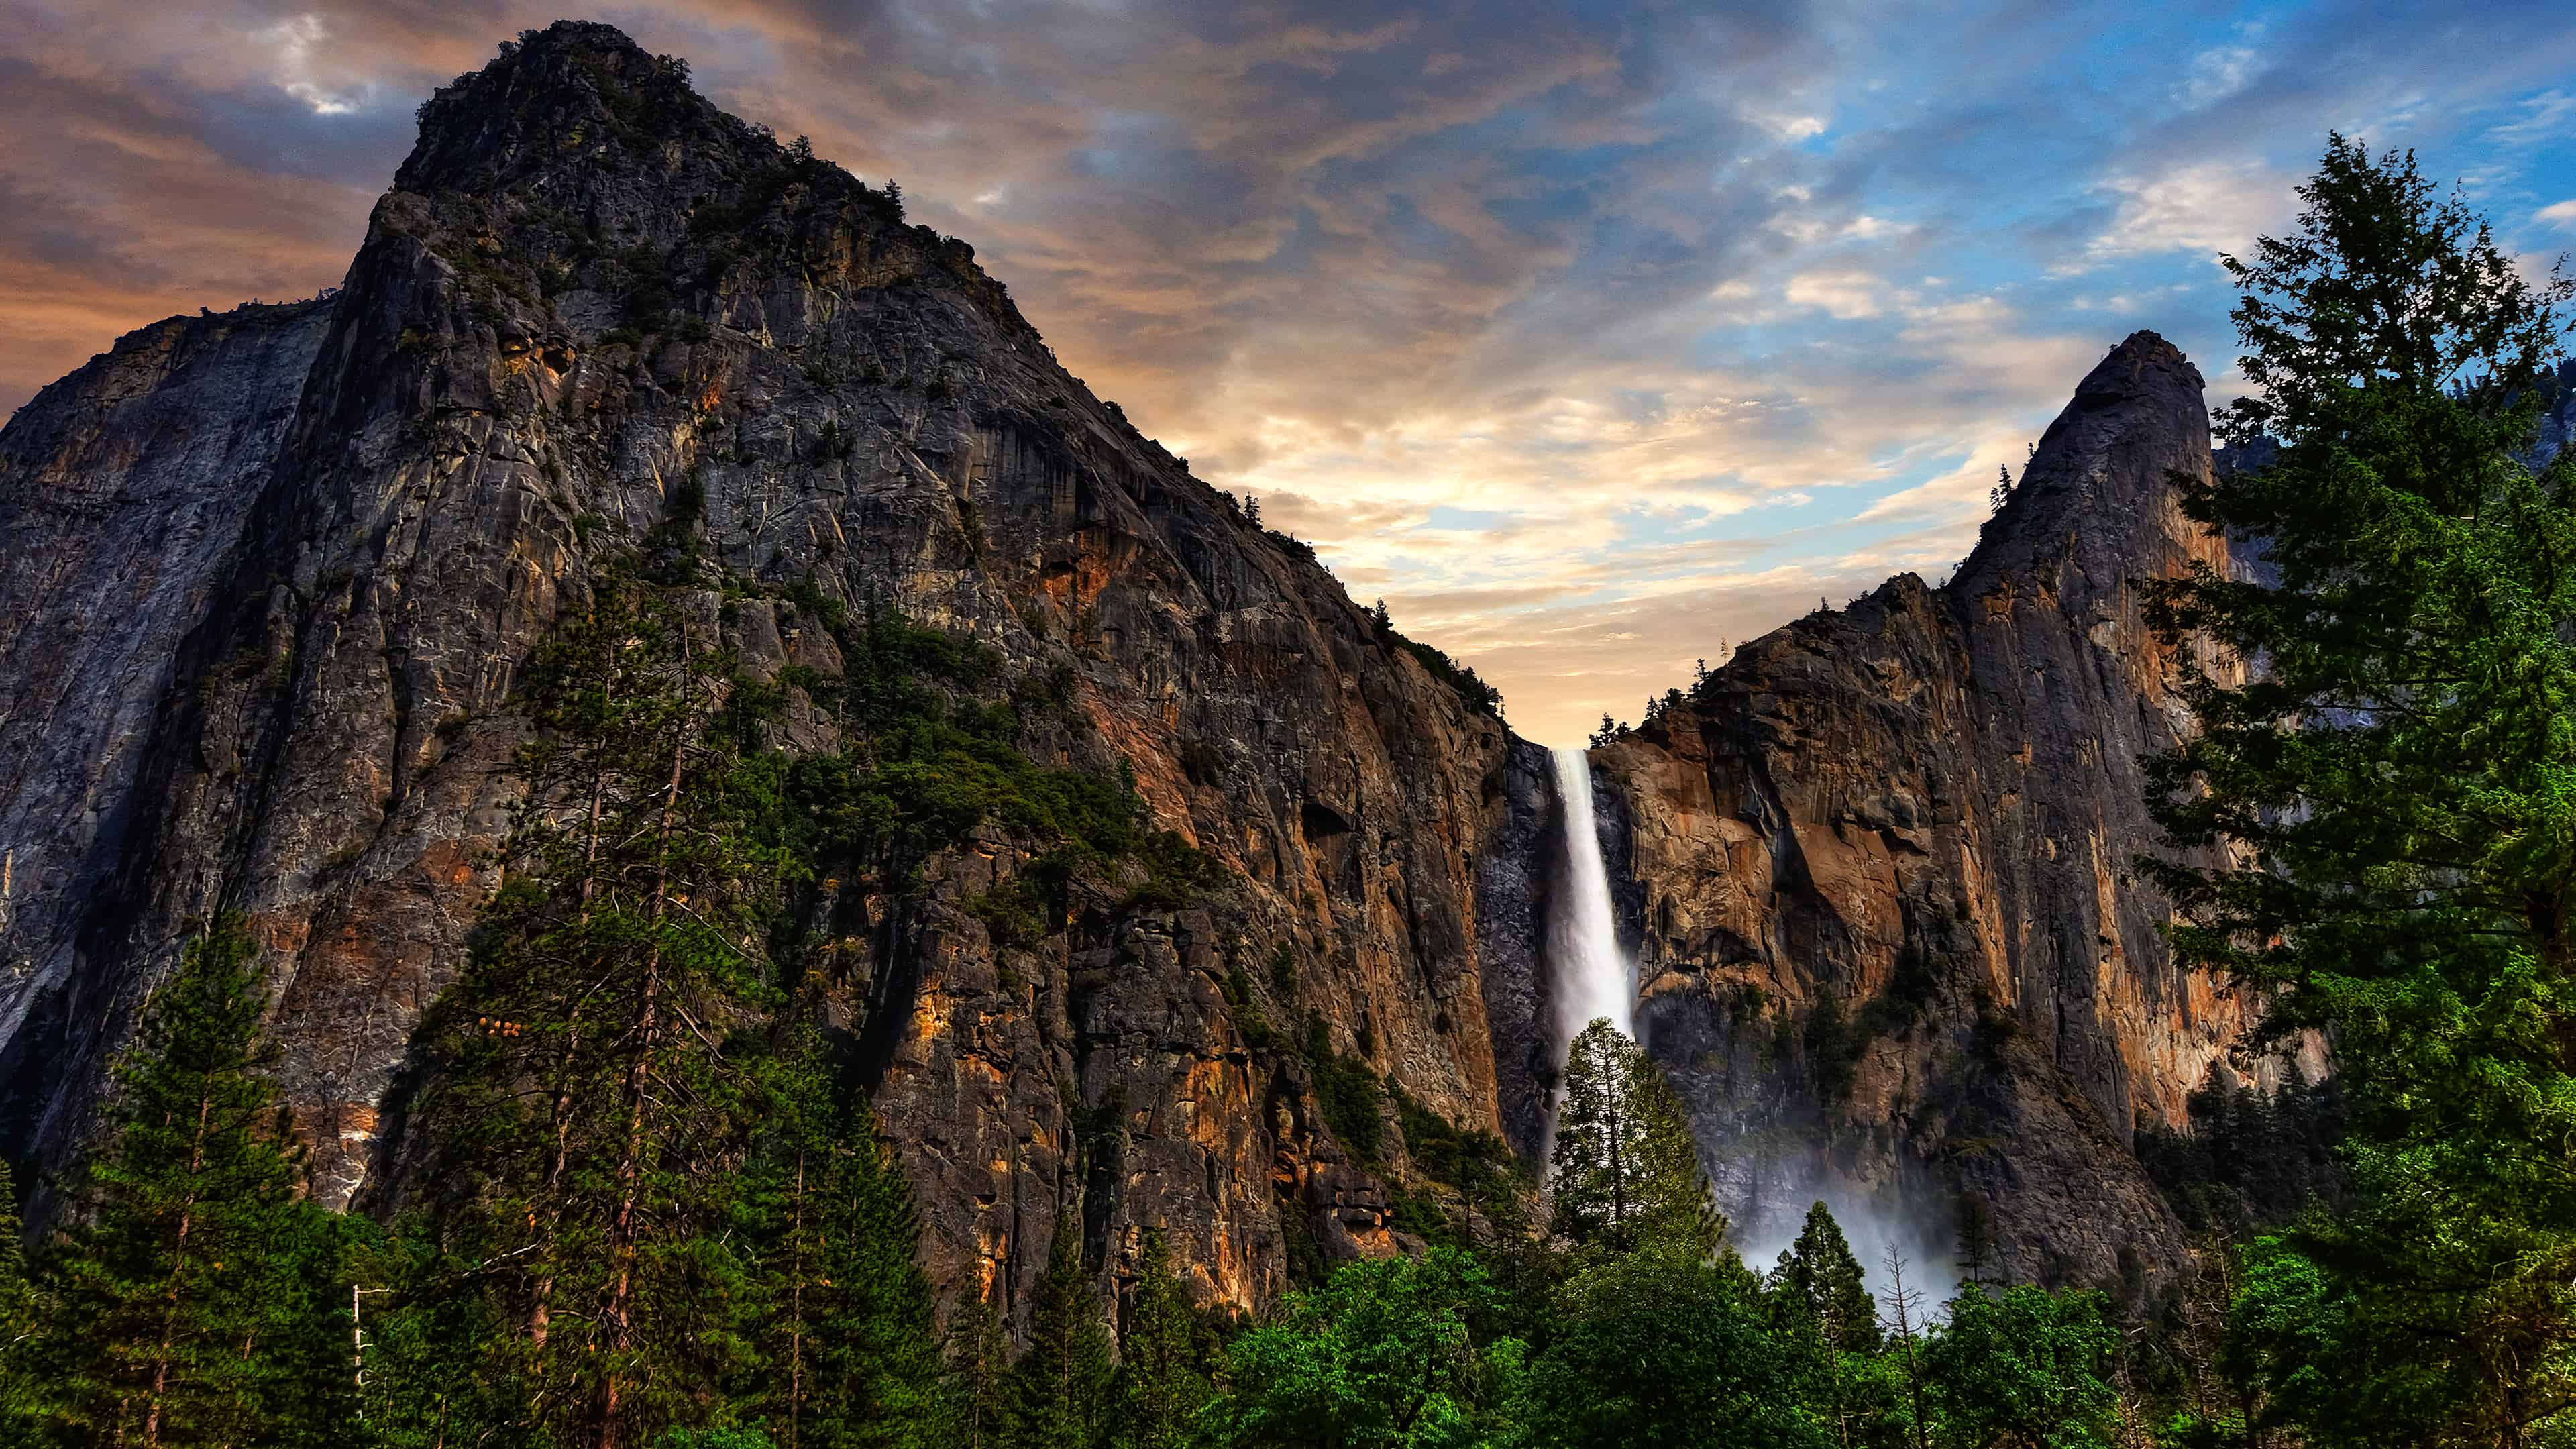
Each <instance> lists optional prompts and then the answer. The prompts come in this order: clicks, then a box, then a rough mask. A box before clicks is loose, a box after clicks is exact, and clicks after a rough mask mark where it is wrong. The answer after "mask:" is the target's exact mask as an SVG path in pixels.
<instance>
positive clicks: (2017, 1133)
mask: <svg viewBox="0 0 2576 1449" xmlns="http://www.w3.org/2000/svg"><path fill="white" fill-rule="evenodd" d="M2209 467H2210V451H2209V432H2208V419H2207V416H2206V413H2205V412H2204V410H2203V405H2202V401H2201V379H2200V375H2199V373H2198V372H2197V371H2196V370H2194V369H2193V368H2192V366H2191V364H2190V363H2189V362H2187V361H2186V360H2185V359H2184V358H2183V356H2182V354H2181V353H2180V352H2178V351H2176V350H2175V349H2174V348H2173V347H2172V346H2171V345H2170V344H2168V343H2166V342H2165V341H2163V340H2162V339H2161V338H2158V337H2156V336H2155V335H2154V334H2152V333H2144V332H2142V333H2139V334H2137V335H2136V336H2133V337H2131V338H2129V339H2128V340H2127V341H2126V342H2123V343H2122V344H2121V345H2120V346H2118V347H2117V348H2115V349H2113V350H2112V352H2111V354H2110V355H2109V356H2108V357H2106V358H2104V359H2103V361H2102V363H2101V364H2100V365H2099V366H2097V367H2096V368H2095V369H2094V370H2093V372H2092V374H2091V375H2090V376H2088V377H2087V378H2085V379H2084V381H2083V384H2082V385H2081V386H2080V387H2079V388H2077V390H2076V393H2075V398H2074V400H2073V402H2071V403H2070V404H2069V405H2068V407H2067V409H2066V411H2065V412H2064V413H2062V414H2061V415H2060V416H2059V417H2058V419H2057V421H2056V422H2055V423H2054V424H2053V425H2051V427H2050V428H2049V430H2048V432H2047V434H2046V436H2045V437H2044V438H2043V440H2042V441H2041V443H2040V445H2039V448H2038V450H2037V452H2036V453H2035V454H2034V455H2033V457H2032V459H2031V462H2030V465H2029V467H2028V469H2027V470H2026V471H2025V473H2024V474H2023V476H2022V479H2021V481H2020V483H2019V485H2018V486H2017V487H2016V488H2015V489H2014V491H2013V493H2012V496H2011V499H2010V501H2009V502H2008V503H2007V504H2006V505H2005V506H2004V507H2003V508H2002V509H2001V510H2000V511H1999V512H1998V513H1997V515H1996V516H1995V517H1994V519H1993V520H1991V521H1990V522H1989V523H1988V524H1987V525H1986V529H1985V532H1984V535H1983V537H1982V538H1981V540H1980V541H1979V543H1978V546H1977V549H1976V551H1975V552H1974V553H1973V554H1971V555H1970V556H1969V558H1968V559H1967V561H1966V562H1965V563H1963V564H1962V565H1961V566H1960V568H1959V570H1958V572H1957V574H1956V575H1955V576H1954V577H1953V578H1952V579H1951V580H1950V582H1949V583H1948V584H1946V585H1945V586H1943V587H1941V588H1938V589H1935V588H1930V587H1927V586H1926V585H1925V584H1924V583H1923V582H1922V580H1920V579H1918V578H1915V577H1914V576H1912V575H1903V576H1900V577H1898V578H1895V579H1892V580H1890V581H1889V582H1888V583H1887V584H1886V585H1885V586H1884V587H1882V588H1880V589H1879V590H1878V591H1877V592H1876V593H1874V594H1871V595H1870V596H1868V597H1867V598H1864V599H1861V600H1858V601H1856V602H1855V603H1854V604H1853V605H1852V606H1851V607H1850V608H1848V609H1846V610H1843V611H1840V612H1832V613H1819V614H1816V615H1811V616H1809V617H1808V618H1806V619H1802V620H1800V621H1798V622H1796V623H1794V624H1791V625H1790V626H1788V627H1787V628H1784V629H1781V630H1779V631H1778V632H1776V633H1773V634H1771V635H1769V636H1766V637H1765V638H1762V639H1760V640H1757V641H1755V642H1753V643H1751V644H1749V645H1747V646H1745V647H1744V649H1743V650H1742V651H1741V652H1740V653H1738V654H1737V655H1736V657H1735V658H1733V659H1732V660H1730V661H1728V662H1727V663H1726V665H1725V666H1724V667H1723V668H1722V669H1720V670H1719V671H1718V672H1717V673H1716V674H1715V675H1714V676H1713V677H1712V678H1711V679H1710V680H1709V681H1708V683H1707V684H1706V685H1705V686H1703V687H1702V688H1701V689H1699V690H1698V691H1697V693H1696V695H1695V696H1694V697H1693V698H1692V699H1691V700H1690V702H1689V703H1688V704H1687V705H1686V706H1684V707H1682V708H1679V709H1675V710H1673V711H1671V712H1669V713H1668V714H1667V715H1666V716H1665V717H1664V718H1663V719H1662V720H1660V721H1658V722H1657V723H1656V724H1655V725H1654V726H1653V727H1652V728H1650V729H1648V730H1646V731H1643V732H1641V733H1640V734H1638V735H1637V736H1635V737H1633V738H1630V739H1627V740H1623V741H1620V742H1617V743H1614V744H1612V745H1610V746H1609V747H1607V748H1605V749H1602V750H1599V751H1597V752H1596V757H1595V758H1596V768H1598V769H1599V770H1601V771H1602V772H1603V774H1604V775H1606V776H1607V777H1608V779H1609V780H1610V781H1611V782H1612V783H1614V784H1615V785H1616V787H1617V792H1616V793H1617V795H1618V797H1619V799H1620V800H1621V801H1622V802H1623V803H1624V806H1625V816H1626V818H1625V821H1624V823H1623V825H1622V827H1621V828H1620V829H1619V831H1618V838H1619V844H1620V845H1621V846H1622V847H1623V849H1622V851H1621V852H1620V854H1621V856H1622V857H1623V858H1624V860H1625V862H1626V864H1627V869H1628V872H1629V873H1630V874H1631V875H1632V876H1633V878H1634V880H1635V883H1636V884H1635V887H1634V888H1633V891H1632V894H1631V908H1632V910H1633V911H1634V913H1635V917H1636V923H1635V929H1636V931H1637V934H1638V939H1639V960H1640V979H1641V981H1642V982H1643V988H1642V989H1643V997H1644V1000H1643V1003H1642V1006H1641V1011H1640V1020H1641V1022H1642V1023H1644V1025H1643V1027H1642V1028H1641V1029H1642V1030H1643V1031H1644V1032H1645V1034H1646V1036H1647V1038H1648V1041H1649V1044H1650V1047H1651V1049H1652V1050H1653V1052H1654V1053H1655V1055H1656V1056H1658V1057H1659V1058H1660V1059H1662V1060H1663V1061H1664V1062H1665V1063H1666V1064H1667V1066H1668V1067H1669V1068H1671V1069H1672V1071H1673V1072H1674V1074H1675V1075H1676V1076H1677V1077H1678V1078H1679V1079H1680V1080H1681V1081H1682V1082H1683V1083H1685V1085H1686V1091H1687V1092H1688V1093H1689V1095H1690V1097H1691V1099H1692V1101H1693V1103H1694V1106H1695V1110H1696V1112H1697V1114H1698V1120H1699V1122H1700V1124H1701V1127H1702V1131H1703V1139H1704V1145H1706V1146H1707V1148H1708V1149H1709V1152H1710V1156H1711V1158H1712V1162H1713V1165H1714V1166H1715V1167H1716V1169H1717V1171H1718V1174H1719V1176H1720V1179H1721V1182H1722V1183H1723V1185H1724V1191H1723V1193H1722V1195H1723V1196H1724V1197H1725V1198H1726V1200H1727V1205H1728V1206H1729V1208H1730V1209H1731V1210H1732V1211H1733V1212H1735V1214H1736V1215H1737V1216H1738V1218H1739V1220H1741V1221H1742V1222H1744V1223H1745V1224H1746V1226H1747V1228H1748V1230H1749V1232H1750V1234H1751V1235H1752V1236H1754V1237H1757V1238H1758V1237H1760V1236H1762V1235H1763V1234H1764V1233H1765V1232H1766V1231H1767V1230H1769V1229H1770V1228H1771V1227H1772V1226H1773V1225H1775V1224H1776V1223H1777V1222H1778V1221H1779V1220H1780V1218H1781V1216H1782V1215H1783V1214H1794V1212H1795V1211H1796V1210H1798V1209H1800V1208H1803V1206H1804V1205H1805V1203H1806V1202H1807V1201H1809V1200H1810V1199H1811V1198H1812V1197H1814V1196H1817V1195H1825V1196H1831V1197H1836V1198H1838V1199H1841V1200H1843V1201H1845V1202H1849V1203H1856V1204H1858V1205H1860V1207H1861V1208H1862V1209H1863V1210H1865V1211H1869V1212H1874V1213H1876V1214H1878V1215H1881V1216H1883V1217H1885V1218H1888V1219H1892V1220H1899V1221H1904V1222H1907V1223H1910V1224H1912V1225H1914V1226H1915V1227H1916V1228H1917V1229H1918V1234H1919V1239H1920V1241H1921V1242H1922V1243H1923V1245H1924V1246H1925V1247H1927V1248H1929V1247H1937V1248H1938V1249H1940V1250H1942V1251H1944V1252H1946V1250H1947V1249H1948V1247H1949V1244H1950V1241H1951V1238H1952V1231H1951V1227H1952V1225H1951V1223H1950V1221H1949V1218H1950V1213H1951V1207H1950V1203H1951V1201H1952V1195H1953V1194H1954V1193H1956V1194H1959V1195H1962V1196H1963V1197H1964V1198H1965V1199H1966V1200H1967V1201H1968V1202H1969V1204H1970V1206H1969V1209H1968V1211H1969V1212H1970V1214H1971V1215H1972V1216H1974V1215H1976V1214H1978V1213H1980V1212H1981V1211H1987V1210H1990V1211H1991V1213H1992V1214H1993V1218H1994V1227H1995V1230H1996V1238H1997V1248H1998V1249H1999V1252H2000V1265H2001V1266H2002V1267H2003V1268H2005V1269H2006V1270H2007V1271H2008V1272H2009V1273H2010V1274H2011V1275H2012V1276H2013V1277H2015V1278H2016V1279H2022V1280H2028V1279H2043V1280H2049V1281H2067V1280H2082V1281H2099V1280H2103V1279H2109V1278H2114V1277H2117V1276H2120V1275H2121V1274H2122V1272H2123V1271H2124V1270H2126V1271H2127V1272H2128V1273H2131V1274H2135V1273H2138V1272H2141V1271H2152V1270H2153V1269H2154V1268H2156V1267H2157V1266H2158V1265H2161V1264H2165V1263H2170V1262H2172V1261H2174V1260H2175V1258H2176V1256H2177V1254H2178V1253H2179V1250H2180V1246H2181V1245H2180V1242H2179V1236H2178V1234H2177V1231H2176V1229H2175V1226H2174V1224H2173V1222H2172V1220H2171V1218H2170V1216H2169V1214H2168V1213H2167V1210H2166V1209H2165V1207H2164V1204H2163V1202H2162V1201H2161V1199H2160V1198H2159V1196H2158V1195H2157V1193H2156V1192H2155V1190H2154V1188H2153V1186H2152V1185H2151V1184H2150V1183H2149V1182H2148V1181H2147V1179H2146V1177H2145V1176H2144V1174H2143V1173H2142V1172H2141V1171H2140V1170H2139V1169H2138V1168H2137V1166H2136V1163H2135V1160H2134V1158H2133V1157H2132V1156H2131V1155H2130V1152H2129V1146H2130V1143H2131V1140H2132V1134H2133V1132H2134V1130H2135V1128H2136V1127H2137V1126H2138V1125H2139V1124H2140V1123H2142V1122H2146V1123H2154V1124H2157V1125H2160V1126H2166V1127H2181V1126H2184V1125H2186V1123H2187V1118H2186V1115H2185V1111H2184V1099H2185V1098H2186V1096H2187V1095H2188V1094H2189V1093H2190V1091H2191V1090H2192V1089H2194V1088H2195V1087H2197V1086H2199V1085H2201V1084H2202V1082H2203V1081H2204V1080H2205V1079H2206V1078H2207V1077H2208V1076H2209V1074H2210V1073H2211V1071H2212V1070H2213V1068H2216V1069H2219V1070H2222V1071H2224V1070H2230V1069H2231V1068H2229V1067H2228V1065H2227V1061H2228V1053H2229V1049H2230V1047H2231V1046H2232V1045H2233V1044H2234V1043H2235V1042H2236V1040H2237V1039H2238V1037H2239V1036H2240V1034H2241V1033H2242V1031H2243V1029H2244V1028H2245V1026H2246V1025H2247V1023H2248V1021H2249V1019H2250V1016H2251V1013H2252V1006H2253V1004H2252V1003H2249V1002H2248V1001H2246V1000H2244V999H2242V998H2240V997H2237V996H2235V995H2232V994H2230V993H2228V992H2227V991H2225V990H2223V989H2222V988H2221V987H2220V986H2219V984H2218V983H2215V982H2213V981H2211V980H2209V979H2207V978H2205V977H2203V976H2201V975H2197V974H2194V973H2191V972H2186V971H2181V970H2178V969H2176V968H2175V966H2174V965H2173V963H2172V960H2171V958H2170V956H2169V954H2168V953H2167V952H2166V950H2165V948H2164V945H2163V942H2162V940H2161V938H2160V937H2159V936H2158V935H2157V931H2156V927H2157V923H2158V922H2159V921H2160V920H2161V919H2162V918H2163V916H2164V913H2165V907H2164V905H2163V903H2162V902H2161V901H2159V900H2158V899H2157V897H2156V895H2155V894H2154V892H2153V891H2151V890H2149V889H2148V888H2147V887H2146V885H2145V884H2144V883H2143V882H2142V881H2141V880H2140V879H2139V878H2138V876H2137V874H2136V872H2135V870H2134V868H2133V865H2132V862H2133V860H2134V858H2135V857H2136V856H2137V855H2138V854H2139V853H2141V852H2143V851H2147V850H2150V849H2152V848H2154V846H2155V845H2156V842H2157V839H2158V837H2157V834H2156V831H2155V829H2154V827H2153V825H2152V823H2151V822H2150V821H2149V820H2148V818H2147V816H2146V812H2145V809H2144V804H2143V802H2144V798H2145V788H2144V786H2145V782H2144V779H2143V777H2142V773H2141V771H2140V768H2139V760H2140V758H2141V756H2143V755H2146V754H2149V753H2153V752H2155V751H2158V750H2161V749H2164V748H2166V747H2168V746H2169V745H2170V744H2171V743H2172V742H2173V741H2174V739H2175V737H2176V736H2175V732H2176V731H2177V730H2178V729H2181V728H2183V727H2184V725H2185V715H2184V713H2183V711H2182V709H2181V706H2180V703H2179V700H2178V698H2177V697H2176V695H2175V692H2174V688H2173V685H2174V682H2175V679H2176V668H2177V664H2178V661H2177V660H2175V659H2173V658H2172V657H2170V655H2169V653H2168V652H2167V651H2166V650H2164V649H2163V648H2162V647H2161V646H2160V645H2159V644H2158V643H2157V642H2156V641H2155V639H2154V638H2153V637H2152V636H2151V635H2150V634H2149V632H2148V631H2147V630H2146V628H2145V627H2144V624H2143V622H2142V621H2141V618H2140V614H2139V599H2138V595H2137V591H2136V589H2135V587H2134V585H2133V583H2132V580H2134V579H2136V578H2138V577H2140V576H2157V575H2168V574H2172V573H2175V572H2178V571H2180V570H2182V569H2184V568H2186V567H2188V566H2189V565H2190V564H2191V563H2193V562H2195V561H2198V562H2203V563H2207V564H2210V565H2212V566H2214V567H2217V568H2220V569H2222V570H2224V569H2227V568H2229V567H2231V566H2232V565H2231V562H2230V560H2229V558H2228V556H2227V551H2226V546H2225V544H2224V543H2223V542H2222V541H2220V540H2218V539H2215V538H2212V537H2210V536H2208V535H2206V534H2204V533H2202V532H2201V531H2200V530H2199V529H2198V528H2197V527H2196V526H2195V525H2192V524H2190V523H2189V522H2188V521H2187V520H2184V519H2183V518H2182V517H2181V516H2180V515H2179V513H2178V512H2177V511H2176V507H2175V497H2174V491H2173V489H2172V487H2171V484H2170V481H2169V480H2170V479H2171V477H2172V476H2173V475H2174V474H2176V473H2200V474H2203V475H2205V474H2206V473H2207V471H2208V469H2209ZM2202 662H2203V663H2204V665H2206V666H2208V667H2212V668H2222V667H2225V665H2224V663H2223V661H2219V660H2215V659H2205V660H2203V661H2202ZM2307 1065H2308V1067H2309V1069H2311V1070H2315V1069H2317V1068H2318V1067H2320V1066H2321V1064H2320V1063H2318V1062H2316V1061H2314V1060H2313V1059H2312V1060H2311V1061H2310V1062H2309V1063H2308V1064H2307Z"/></svg>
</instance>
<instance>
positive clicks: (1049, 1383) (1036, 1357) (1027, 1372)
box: [1011, 1212, 1117, 1449]
mask: <svg viewBox="0 0 2576 1449" xmlns="http://www.w3.org/2000/svg"><path fill="white" fill-rule="evenodd" d="M1114 1355H1115V1349H1114V1345H1113V1342H1112V1340H1111V1338H1110V1334H1109V1323H1108V1320H1107V1318H1106V1317H1105V1316H1104V1315H1103V1314H1102V1312H1101V1304H1100V1290H1099V1288H1098V1286H1097V1285H1095V1284H1094V1283H1093V1281H1092V1276H1091V1274H1090V1272H1089V1271H1088V1270H1087V1269H1085V1268H1084V1267H1083V1264H1082V1219H1081V1217H1080V1216H1079V1215H1077V1214H1074V1213H1071V1212H1067V1213H1066V1214H1064V1216H1062V1217H1061V1218H1059V1219H1057V1221H1056V1225H1055V1241H1054V1242H1053V1244H1051V1245H1050V1246H1049V1247H1048V1249H1047V1266H1046V1272H1045V1273H1044V1274H1043V1275H1041V1276H1040V1277H1039V1279H1038V1286H1037V1298H1036V1302H1035V1303H1034V1304H1033V1305H1032V1306H1031V1308H1030V1311H1029V1346H1028V1350H1027V1351H1026V1352H1024V1353H1022V1354H1021V1355H1020V1360H1019V1362H1018V1363H1016V1364H1014V1365H1012V1366H1011V1410H1012V1421H1013V1427H1014V1430H1015V1434H1014V1437H1013V1440H1012V1442H1013V1443H1014V1444H1015V1445H1019V1446H1024V1449H1096V1446H1099V1445H1101V1444H1104V1443H1106V1442H1107V1438H1108V1428H1109V1412H1110V1391H1111V1388H1112V1382H1113V1379H1114V1378H1115V1375H1116V1371H1117V1363H1116V1359H1115V1356H1114Z"/></svg>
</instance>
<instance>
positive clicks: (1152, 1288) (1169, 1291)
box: [1110, 1229, 1215, 1449]
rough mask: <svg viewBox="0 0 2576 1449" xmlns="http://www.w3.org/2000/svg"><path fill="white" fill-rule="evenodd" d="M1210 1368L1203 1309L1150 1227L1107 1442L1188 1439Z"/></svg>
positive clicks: (1124, 1444)
mask: <svg viewBox="0 0 2576 1449" xmlns="http://www.w3.org/2000/svg"><path fill="white" fill-rule="evenodd" d="M1208 1367H1209V1366H1208V1362H1207V1353H1206V1345H1205V1344H1204V1342H1203V1341H1202V1337H1201V1334H1200V1332H1199V1322H1198V1315H1197V1313H1196V1312H1194V1311H1193V1310H1192V1308H1191V1307H1190V1300H1189V1295H1188V1292H1187V1291H1186V1290H1185V1289H1184V1288H1183V1287H1182V1285H1181V1280H1180V1278H1179V1276H1178V1275H1177V1274H1175V1273H1174V1272H1173V1271H1172V1253H1171V1244H1170V1243H1169V1242H1168V1241H1166V1240H1165V1239H1164V1237H1163V1234H1162V1232H1161V1231H1160V1230H1159V1229H1149V1230H1147V1232H1146V1234H1145V1251H1144V1253H1143V1255H1142V1256H1141V1257H1140V1258H1139V1260H1138V1262H1137V1265H1136V1286H1135V1287H1134V1289H1132V1290H1131V1291H1130V1292H1129V1294H1128V1299H1127V1313H1126V1322H1125V1324H1124V1326H1123V1328H1122V1331H1121V1332H1120V1333H1119V1335H1118V1380H1117V1385H1116V1389H1115V1393H1114V1408H1115V1415H1114V1427H1113V1429H1112V1432H1111V1434H1110V1442H1111V1443H1112V1444H1113V1445H1115V1446H1116V1449H1180V1446H1182V1445H1185V1444H1188V1443H1189V1442H1190V1438H1191V1432H1192V1427H1193V1425H1194V1424H1195V1422H1196V1420H1197V1418H1198V1412H1199V1409H1200V1408H1201V1406H1203V1405H1204V1404H1206V1403H1207V1401H1208V1399H1209V1398H1210V1396H1211V1395H1213V1393H1214V1392H1215V1388H1214V1385H1213V1384H1211V1383H1210V1382H1209V1376H1208Z"/></svg>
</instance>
